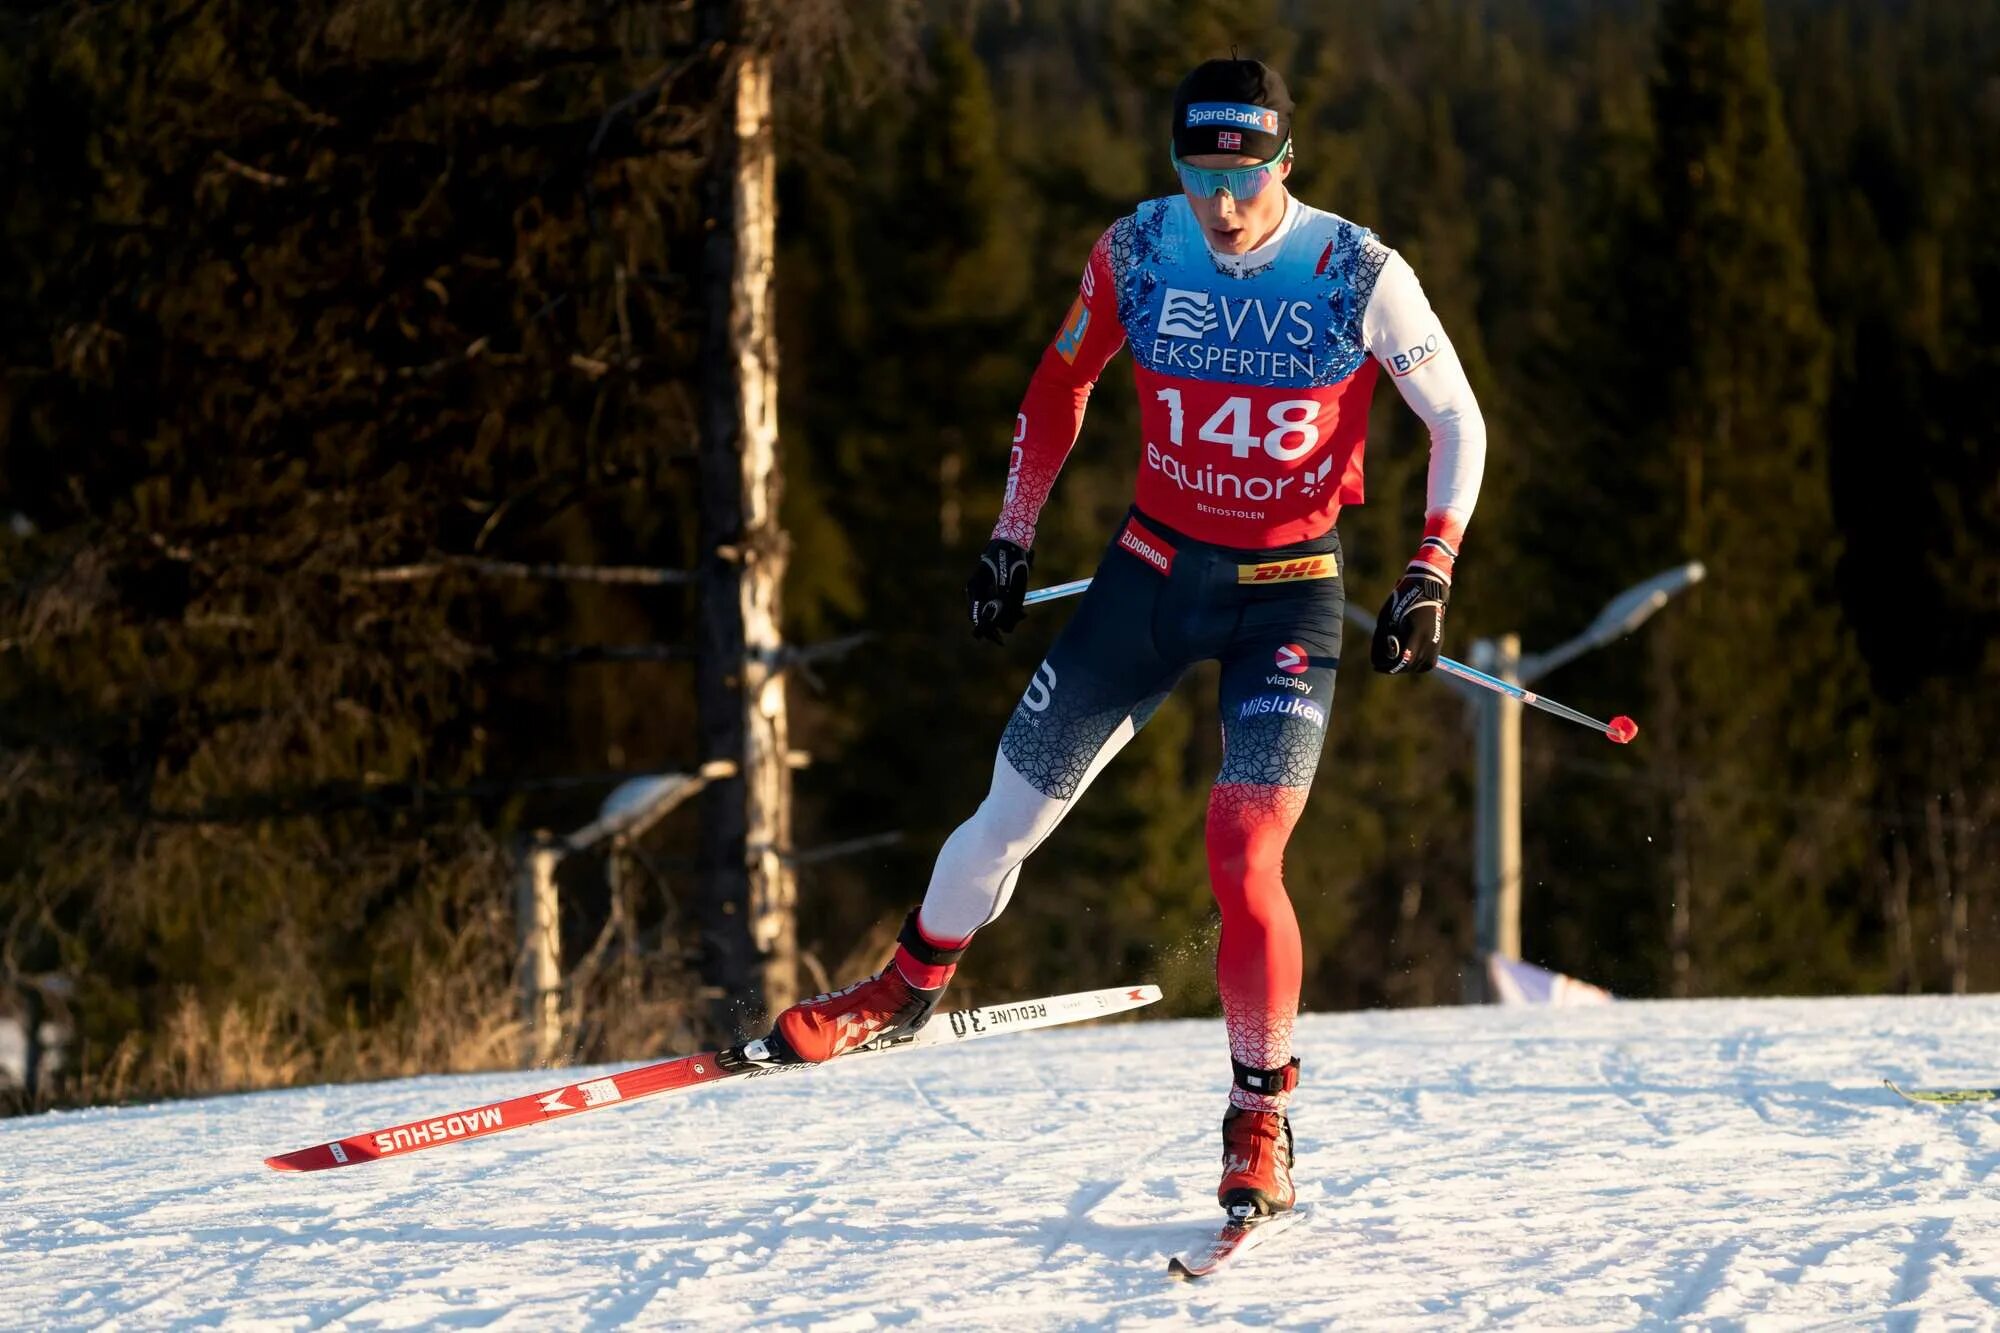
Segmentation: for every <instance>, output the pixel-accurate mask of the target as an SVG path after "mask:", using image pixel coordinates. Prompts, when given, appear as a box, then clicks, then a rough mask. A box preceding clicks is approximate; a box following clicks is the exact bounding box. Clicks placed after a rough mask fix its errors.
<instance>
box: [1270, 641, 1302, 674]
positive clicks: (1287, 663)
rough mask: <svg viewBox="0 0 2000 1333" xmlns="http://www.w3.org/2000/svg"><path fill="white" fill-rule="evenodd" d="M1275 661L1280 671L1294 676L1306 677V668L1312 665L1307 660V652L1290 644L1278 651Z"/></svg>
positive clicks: (1294, 644)
mask: <svg viewBox="0 0 2000 1333" xmlns="http://www.w3.org/2000/svg"><path fill="white" fill-rule="evenodd" d="M1273 660H1274V661H1275V662H1276V663H1277V667H1278V670H1280V671H1283V672H1287V673H1289V674H1291V675H1294V676H1302V675H1304V674H1305V671H1306V668H1307V667H1309V666H1311V665H1312V663H1311V662H1309V661H1308V660H1307V654H1306V650H1305V649H1303V648H1301V647H1299V646H1298V645H1297V644H1296V643H1288V644H1286V645H1285V646H1284V647H1282V648H1280V649H1278V655H1277V657H1276V658H1275V659H1273Z"/></svg>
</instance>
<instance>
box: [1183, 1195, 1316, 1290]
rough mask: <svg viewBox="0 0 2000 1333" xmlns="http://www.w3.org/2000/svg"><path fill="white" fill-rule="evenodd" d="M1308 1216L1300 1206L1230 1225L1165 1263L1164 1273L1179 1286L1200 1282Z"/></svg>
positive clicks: (1233, 1222)
mask: <svg viewBox="0 0 2000 1333" xmlns="http://www.w3.org/2000/svg"><path fill="white" fill-rule="evenodd" d="M1311 1215H1312V1209H1311V1207H1310V1206H1309V1205H1306V1204H1300V1205H1299V1206H1298V1207H1296V1208H1292V1209H1290V1210H1288V1211H1286V1212H1282V1213H1277V1214H1272V1215H1267V1216H1262V1217H1253V1218H1251V1219H1250V1220H1249V1221H1246V1222H1237V1221H1230V1222H1227V1223H1224V1224H1223V1226H1222V1229H1221V1230H1219V1231H1217V1232H1216V1233H1215V1239H1214V1240H1212V1241H1210V1242H1209V1243H1208V1244H1207V1245H1206V1246H1204V1247H1203V1248H1202V1249H1200V1250H1198V1251H1195V1252H1193V1253H1191V1254H1187V1255H1175V1256H1174V1257H1173V1258H1171V1259H1169V1260H1167V1272H1168V1274H1169V1275H1171V1276H1173V1277H1177V1278H1179V1279H1180V1280H1181V1281H1183V1282H1192V1281H1194V1280H1195V1279H1196V1278H1204V1277H1207V1276H1208V1275H1209V1274H1211V1273H1214V1272H1215V1271H1217V1270H1218V1269H1221V1268H1224V1267H1226V1266H1227V1265H1229V1264H1231V1263H1234V1262H1235V1261H1236V1260H1238V1259H1240V1258H1242V1257H1243V1256H1244V1255H1245V1254H1248V1253H1249V1252H1250V1251H1251V1250H1253V1249H1255V1248H1257V1246H1259V1245H1261V1244H1263V1243H1264V1242H1265V1241H1267V1240H1269V1239H1270V1238H1271V1237H1273V1236H1275V1235H1278V1234H1279V1233H1280V1232H1284V1231H1290V1230H1291V1229H1292V1228H1293V1227H1295V1226H1297V1225H1298V1224H1299V1223H1300V1222H1303V1221H1305V1220H1306V1219H1307V1218H1308V1217H1310V1216H1311Z"/></svg>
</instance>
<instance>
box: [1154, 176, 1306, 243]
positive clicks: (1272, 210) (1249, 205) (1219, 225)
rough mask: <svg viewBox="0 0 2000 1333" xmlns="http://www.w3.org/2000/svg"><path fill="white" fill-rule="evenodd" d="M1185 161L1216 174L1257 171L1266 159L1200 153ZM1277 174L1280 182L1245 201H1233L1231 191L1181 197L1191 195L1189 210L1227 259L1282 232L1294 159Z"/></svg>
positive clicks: (1184, 191) (1187, 191)
mask: <svg viewBox="0 0 2000 1333" xmlns="http://www.w3.org/2000/svg"><path fill="white" fill-rule="evenodd" d="M1181 160H1182V161H1184V162H1186V163H1187V164H1188V165H1189V166H1191V167H1206V168H1208V169H1209V170H1211V171H1215V170H1220V169H1222V168H1224V167H1254V166H1256V165H1257V164H1258V163H1259V162H1261V161H1263V160H1264V159H1262V158H1256V157H1246V156H1245V155H1243V154H1242V153H1196V154H1195V155H1194V156H1193V157H1187V158H1182V159H1181ZM1273 170H1275V171H1276V173H1277V179H1276V180H1274V181H1272V182H1271V183H1270V184H1268V185H1266V186H1265V187H1264V188H1263V189H1261V190H1259V191H1258V192H1257V193H1256V194H1255V195H1254V196H1252V197H1251V198H1249V199H1244V200H1238V199H1236V198H1233V197H1232V196H1231V195H1230V193H1229V192H1228V191H1227V190H1224V191H1222V192H1221V193H1219V194H1212V195H1209V196H1208V197H1207V198H1201V197H1199V196H1197V195H1195V194H1194V193H1192V192H1191V191H1189V190H1188V189H1187V188H1186V187H1185V186H1183V187H1182V190H1181V193H1182V194H1185V195H1187V201H1188V207H1189V208H1192V209H1193V210H1194V215H1195V218H1196V219H1197V220H1198V221H1200V223H1201V226H1202V230H1203V231H1204V232H1206V233H1207V234H1208V243H1209V244H1210V245H1212V246H1214V247H1215V248H1216V249H1217V250H1218V251H1220V252H1221V253H1223V254H1225V255H1240V254H1246V253H1248V252H1249V251H1251V250H1255V249H1256V248H1257V247H1258V246H1259V245H1262V244H1263V243H1264V241H1265V240H1267V239H1268V238H1269V237H1270V235H1271V233H1272V232H1274V231H1276V230H1277V229H1278V224H1279V223H1280V222H1282V221H1284V218H1285V199H1286V197H1287V196H1286V194H1285V186H1284V182H1285V179H1286V177H1288V176H1290V175H1291V174H1292V164H1291V161H1290V159H1289V158H1288V159H1287V160H1286V161H1284V162H1281V163H1279V164H1278V166H1277V167H1275V168H1274V169H1273Z"/></svg>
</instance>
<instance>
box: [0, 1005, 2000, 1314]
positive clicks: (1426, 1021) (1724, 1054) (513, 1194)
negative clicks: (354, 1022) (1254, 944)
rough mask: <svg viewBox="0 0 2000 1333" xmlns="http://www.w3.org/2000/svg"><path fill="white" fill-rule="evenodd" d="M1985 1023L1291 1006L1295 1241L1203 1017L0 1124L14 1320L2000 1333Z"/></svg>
mask: <svg viewBox="0 0 2000 1333" xmlns="http://www.w3.org/2000/svg"><path fill="white" fill-rule="evenodd" d="M1996 1037H2000V997H1981V998H1974V999H1958V1000H1950V999H1916V1000H1905V999H1870V1000H1786V1001H1714V1002H1697V1003H1680V1004H1675V1003H1637V1004H1620V1005H1615V1006H1610V1007H1607V1008H1604V1009H1593V1010H1567V1011H1552V1010H1528V1009H1509V1010H1501V1009H1477V1010H1468V1009H1432V1010H1414V1011H1402V1012H1394V1013H1364V1014H1340V1015H1322V1016H1314V1017H1309V1018H1307V1019H1305V1020H1304V1021H1303V1022H1302V1023H1301V1025H1300V1030H1299V1049H1300V1052H1301V1054H1302V1055H1303V1056H1304V1059H1305V1082H1304V1084H1303V1086H1302V1088H1301V1091H1300V1095H1299V1098H1298V1100H1297V1102H1296V1103H1295V1105H1294V1108H1293V1109H1294V1115H1293V1122H1294V1126H1295V1128H1296V1132H1297V1138H1298V1150H1299V1165H1298V1172H1297V1177H1298V1182H1299V1192H1300V1196H1301V1197H1302V1198H1304V1199H1309V1200H1312V1201H1313V1202H1314V1203H1315V1205H1316V1209H1317V1215H1316V1216H1315V1217H1314V1218H1313V1219H1312V1220H1311V1221H1310V1223H1309V1224H1308V1225H1307V1226H1304V1227H1301V1228H1298V1229H1296V1230H1294V1231H1293V1232H1292V1233H1291V1234H1289V1235H1287V1236H1284V1237H1281V1238H1278V1239H1275V1240H1273V1241H1272V1242H1271V1243H1270V1245H1269V1247H1267V1248H1265V1249H1263V1250H1260V1251H1259V1252H1257V1253H1256V1254H1254V1255H1252V1256H1250V1257H1248V1258H1247V1259H1246V1260H1245V1261H1244V1263H1243V1264H1242V1265H1241V1266H1240V1267H1239V1268H1237V1269H1235V1270H1234V1271H1232V1272H1230V1273H1228V1274H1225V1275H1223V1276H1221V1277H1218V1278H1216V1279H1213V1280H1211V1281H1209V1282H1207V1283H1203V1284H1197V1285H1194V1286H1181V1285H1178V1284H1174V1283H1170V1282H1169V1281H1168V1280H1167V1279H1166V1277H1165V1272H1164V1265H1165V1258H1166V1256H1167V1255H1168V1254H1170V1253H1174V1252H1177V1251H1179V1250H1182V1249H1186V1248H1188V1247H1190V1246H1192V1245H1194V1244H1195V1243H1196V1242H1197V1241H1198V1240H1199V1239H1200V1238H1201V1237H1202V1235H1203V1234H1204V1233H1205V1232H1206V1231H1207V1230H1208V1229H1209V1228H1210V1227H1212V1226H1213V1225H1214V1223H1215V1221H1216V1220H1217V1219H1218V1218H1219V1217H1220V1211H1219V1210H1218V1209H1217V1208H1216V1206H1215V1203H1214V1195H1213V1190H1214V1187H1215V1181H1216V1178H1217V1175H1218V1173H1219V1164H1218V1160H1217V1159H1218V1151H1219V1131H1218V1125H1219V1121H1220V1119H1221V1115H1222V1109H1223V1098H1224V1091H1225V1087H1226V1082H1227V1078H1228V1068H1229V1066H1228V1061H1227V1058H1226V1055H1225V1053H1224V1045H1223V1039H1222V1029H1221V1024H1220V1023H1219V1022H1213V1021H1210V1022H1173V1023H1140V1024H1121V1025H1116V1026H1106V1027H1101V1028H1097V1029H1069V1030H1062V1031H1055V1032H1044V1033H1029V1034H1023V1035H1020V1036H1016V1037H1006V1038H999V1039H996V1040H994V1041H991V1042H987V1043H983V1044H980V1045H976V1046H969V1047H966V1048H963V1049H960V1050H944V1051H937V1052H922V1053H916V1052H912V1053H905V1054H899V1055H892V1056H887V1057H884V1058H882V1059H879V1060H875V1061H865V1062H857V1063H855V1064H853V1065H850V1066H846V1067H842V1066H840V1065H837V1064H836V1065H834V1066H831V1067H829V1068H827V1069H823V1070H818V1071H814V1072H812V1073H808V1074H803V1075H798V1076H794V1077H791V1078H785V1079H772V1080H760V1081H755V1082H750V1083H737V1084H722V1085H719V1086H715V1087H710V1088H704V1089H701V1090H698V1091H696V1092H693V1093H691V1094H669V1095H667V1096H665V1097H661V1098H658V1099H654V1100H649V1101H644V1102H637V1103H634V1104H632V1105H630V1106H624V1107H617V1108H612V1109H608V1110H605V1111H602V1112H596V1113H593V1114H591V1115H588V1116H583V1117H580V1118H577V1119H575V1120H569V1121H564V1122H561V1123H558V1124H554V1125H548V1126H539V1127H534V1128H528V1129H523V1130H519V1131H515V1132H510V1133H507V1134H502V1135H498V1136H495V1137H493V1138H488V1139H482V1140H478V1141H474V1142H467V1143H456V1144H450V1145H447V1146H444V1147H441V1148H438V1149H435V1150H432V1151H427V1152H423V1153H419V1154H416V1155H413V1156H411V1157H408V1158H403V1159H395V1160H391V1161H386V1162H379V1163H371V1164H368V1165H363V1166H358V1167H353V1168H349V1169H344V1170H338V1171H332V1172H327V1173H323V1174H315V1175H281V1174H278V1173H275V1172H272V1171H269V1170H267V1169H266V1168H265V1167H264V1166H263V1165H262V1162H261V1159H262V1158H263V1156H264V1155H265V1154H267V1153H271V1152H275V1151H281V1150H284V1149H289V1148H296V1147H302V1146H304V1145H306V1144H309V1143H316V1142H319V1141H322V1140H325V1139H329V1138H333V1137H335V1136H337V1135H341V1134H348V1133H353V1132H357V1131H361V1130H365V1129H370V1128H375V1127H378V1126H384V1125H389V1124H393V1123H397V1122H401V1121H405V1120H412V1119H417V1118H420V1117H423V1116H427V1115H432V1114H438V1113H443V1112H447V1111H452V1110H457V1109H460V1108H463V1107H467V1106H471V1105H475V1104H478V1103H481V1102H484V1101H487V1100H492V1099H497V1098H499V1097H502V1096H510V1095H514V1094H518V1093H522V1092H527V1091H534V1090H539V1089H542V1088H546V1087H550V1086H553V1085H554V1084H555V1082H556V1081H557V1079H556V1078H555V1077H552V1076H551V1075H549V1074H548V1073H546V1072H543V1073H535V1072H527V1073H519V1074H507V1075H485V1076H478V1077H464V1078H425V1079H414V1080H408V1081H404V1082H398V1083H386V1084H375V1085H367V1086H357V1087H333V1088H313V1089H303V1090H297V1091H291V1092H282V1093H267V1094H260V1095H256V1096H247V1097H234V1098H220V1099H214V1100H209V1101H199V1102H185V1103H177V1104H170V1105H162V1106H148V1107H132V1108H125V1109H119V1110H99V1111H83V1112H75V1113H68V1114H61V1115H48V1116H40V1117H35V1118H30V1119H22V1120H14V1121H7V1122H0V1292H4V1293H5V1296H4V1298H0V1324H5V1325H8V1326H15V1325H18V1326H22V1327H36V1328H49V1327H57V1328H72V1327H92V1326H99V1325H111V1324H116V1325H118V1326H121V1327H157V1326H161V1325H168V1324H180V1323H224V1324H248V1323H256V1324H259V1325H263V1326H283V1327H316V1326H321V1325H328V1324H337V1325H340V1326H342V1327H351V1328H415V1327H428V1326H436V1325H475V1324H476V1325H481V1326H487V1327H493V1328H522V1329H545V1328H553V1327H562V1328H582V1327H615V1326H622V1325H628V1324H630V1325H640V1326H654V1327H695V1326H702V1327H710V1328H718V1327H720V1328H728V1327H738V1326H745V1325H756V1326H759V1327H774V1328H801V1329H821V1330H847V1329H872V1328H878V1327H882V1326H885V1325H908V1324H918V1323H922V1324H932V1325H936V1326H939V1327H949V1328H953V1329H1008V1330H1014V1329H1023V1328H1071V1327H1088V1326H1106V1327H1110V1326H1116V1327H1118V1328H1125V1329H1150V1328H1157V1329H1168V1328H1181V1327H1186V1326H1187V1325H1188V1324H1189V1323H1190V1322H1196V1321H1198V1322H1200V1323H1201V1324H1202V1325H1204V1326H1213V1327H1229V1326H1233V1325H1272V1324H1282V1325H1284V1326H1286V1327H1290V1328H1297V1327H1309V1326H1315V1325H1330V1324H1340V1325H1356V1324H1364V1325H1367V1324H1373V1325H1383V1324H1394V1325H1395V1326H1397V1327H1399V1328H1450V1329H1462V1328H1483V1327H1490V1326H1495V1325H1504V1326H1518V1327H1524V1328H1556V1327H1578V1328H1620V1329H1622V1328H1632V1327H1647V1326H1651V1327H1666V1326H1686V1325H1702V1326H1717V1327H1785V1328H1792V1327H1799V1326H1803V1325H1811V1324H1820V1323H1826V1322H1834V1323H1848V1324H1851V1323H1853V1322H1856V1321H1865V1322H1867V1323H1869V1324H1886V1325H1889V1326H1892V1327H1896V1328H1944V1327H1952V1328H1961V1327H1979V1328H1988V1329H1994V1328H2000V1111H1996V1110H1995V1109H1994V1107H1993V1106H1991V1105H1986V1106H1978V1105H1975V1106H1964V1107H1923V1106H1913V1105H1909V1104H1907V1103H1904V1102H1902V1101H1901V1100H1899V1099H1898V1098H1896V1097H1895V1096H1894V1095H1893V1094H1892V1093H1890V1092H1889V1091H1888V1090H1887V1089H1885V1088H1883V1087H1882V1086H1881V1085H1880V1083H1879V1081H1878V1080H1879V1079H1880V1078H1882V1077H1884V1076H1888V1077H1893V1078H1896V1079H1897V1080H1898V1081H1899V1082H1903V1083H1905V1085H1906V1086H1908V1085H1912V1084H1914V1085H1933V1086H1935V1085H1959V1084H1979V1085H1991V1084H1993V1083H1995V1082H2000V1040H1996Z"/></svg>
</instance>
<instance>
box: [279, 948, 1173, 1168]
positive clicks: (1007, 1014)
mask: <svg viewBox="0 0 2000 1333" xmlns="http://www.w3.org/2000/svg"><path fill="white" fill-rule="evenodd" d="M1159 998H1160V988H1159V987H1158V986H1128V987H1124V988H1122V989H1113V990H1094V991H1079V992H1077V993H1076V994H1073V995H1052V996H1049V997H1047V998H1045V999H1040V1000H1023V1001H1021V1002H1019V1003H1017V1004H994V1005H987V1006H985V1007H983V1008H979V1009H955V1010H953V1011H951V1012H950V1013H945V1014H938V1015H936V1016H935V1017H933V1018H932V1019H931V1021H930V1022H929V1023H928V1024H926V1025H925V1026H924V1027H923V1028H922V1029H920V1030H919V1031H917V1032H914V1033H910V1034H907V1035H904V1036H901V1037H896V1038H892V1039H891V1040H889V1041H887V1042H884V1043H880V1044H871V1045H867V1046H862V1047H859V1048H858V1049H856V1050H854V1051H851V1052H849V1053H848V1054H847V1055H844V1056H842V1057H841V1059H843V1060H851V1059H853V1058H854V1057H855V1056H857V1055H868V1054H874V1053H878V1052H882V1051H900V1050H907V1049H909V1048H911V1047H923V1046H949V1045H953V1044H955V1043H957V1042H964V1041H978V1040H979V1039H981V1038H983V1037H997V1036H1000V1035H1001V1034H1003V1033H1007V1032H1026V1031H1029V1030H1030V1029H1033V1028H1046V1027H1055V1026H1057V1025H1059V1024H1063V1023H1080V1022H1082V1021H1084V1020H1085V1019H1090V1018H1100V1017H1102V1016H1104V1015H1106V1014H1117V1013H1123V1012H1125V1011H1126V1010H1128V1009H1137V1008H1140V1007H1141V1006H1143V1005H1148V1004H1151V1003H1153V1002H1154V1001H1155V1000H1157V999H1159ZM812 1067H813V1066H811V1065H802V1064H777V1063H775V1062H773V1061H772V1059H771V1055H770V1053H769V1051H767V1050H766V1049H765V1046H764V1043H763V1041H762V1039H759V1040H756V1041H750V1042H745V1043H744V1044H743V1045H741V1046H736V1047H732V1048H731V1049H729V1050H726V1051H706V1052H703V1053H702V1054H700V1055H684V1056H681V1057H680V1058H679V1059H675V1060H663V1061H661V1062H660V1063H658V1064H651V1065H642V1066H640V1067H639V1068H637V1069H628V1070H626V1071H625V1072H624V1073H622V1074H607V1075H605V1076H604V1077H602V1078H592V1079H584V1080H583V1081H581V1082H578V1083H566V1084H564V1085H563V1086H562V1087H560V1088H555V1089H553V1090H551V1091H549V1092H536V1093H529V1094H528V1095H526V1096H524V1097H510V1098H508V1099H507V1100H505V1101H499V1102H491V1103H489V1104H487V1105H485V1106H475V1107H473V1108H472V1109H471V1110H469V1111H454V1112H452V1113H451V1114H449V1115H441V1116H433V1117H431V1118H430V1119H428V1120H414V1121H411V1122H410V1123H409V1124H407V1125H394V1126H392V1127H390V1128H388V1129H379V1130H374V1131H371V1132H369V1133H366V1134H355V1135H353V1136H351V1137H349V1138H344V1139H335V1140H334V1141H333V1142H331V1143H321V1144H316V1145H314V1146H313V1147H310V1148H299V1149H297V1150H296V1151H293V1152H288V1153H279V1154H278V1155H277V1156H275V1157H266V1158H265V1159H264V1165H266V1166H268V1167H271V1168H272V1169H274V1170H278V1171H325V1170H328V1169H330V1168H332V1167H336V1166H358V1165H359V1164H361V1163H362V1162H373V1161H376V1160H377V1159H379V1158H383V1157H400V1156H402V1155H404V1154H405V1153H413V1152H416V1151H418V1150H420V1149H423V1148H435V1147H438V1146H440V1145H441V1144H446V1143H459V1142H462V1141H464V1140H466V1139H477V1138H484V1137H485V1136H486V1135H488V1134H498V1133H500V1132H501V1131H502V1130H508V1129H520V1128H521V1127H522V1126H524V1125H539V1124H541V1123H542V1122H544V1121H547V1120H560V1119H562V1118H563V1117H564V1116H571V1115H580V1114H582V1113H583V1112H585V1111H595V1110H598V1109H599V1108H601V1107H605V1106H613V1105H616V1104H618V1103H620V1102H629V1101H635V1100H637V1099H638V1098H640V1097H651V1096H653V1095H654V1094H656V1093H661V1092H674V1091H676V1090H678V1089H681V1088H693V1087H699V1086H700V1085H701V1084H703V1083H714V1082H716V1081H717V1080H720V1079H725V1078H738V1077H745V1076H748V1077H755V1076H758V1075H762V1074H781V1073H785V1072H786V1071H788V1070H794V1069H811V1068H812Z"/></svg>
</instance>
